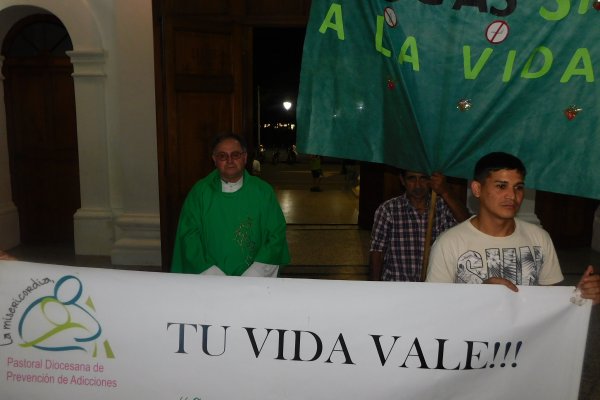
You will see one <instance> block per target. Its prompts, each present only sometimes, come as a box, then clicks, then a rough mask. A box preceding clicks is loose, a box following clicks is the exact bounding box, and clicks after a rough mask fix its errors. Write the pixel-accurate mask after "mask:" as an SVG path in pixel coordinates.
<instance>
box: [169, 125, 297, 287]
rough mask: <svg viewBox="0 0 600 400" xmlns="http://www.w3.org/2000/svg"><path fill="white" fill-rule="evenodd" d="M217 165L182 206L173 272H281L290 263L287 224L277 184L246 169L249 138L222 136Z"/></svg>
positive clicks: (272, 274) (215, 155)
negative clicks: (269, 182) (276, 193)
mask: <svg viewBox="0 0 600 400" xmlns="http://www.w3.org/2000/svg"><path fill="white" fill-rule="evenodd" d="M212 159H213V161H214V163H215V167H216V169H215V170H214V171H212V172H211V173H210V174H208V175H207V176H206V177H205V178H203V179H201V180H200V181H198V182H197V183H196V184H195V185H194V186H193V187H192V189H191V190H190V192H189V194H188V196H187V198H186V200H185V202H184V204H183V208H182V210H181V215H180V218H179V226H178V229H177V235H176V238H175V248H174V251H173V260H172V264H171V271H172V272H180V273H191V274H200V273H202V274H210V275H232V276H269V277H275V276H277V273H278V270H279V267H280V266H282V265H285V264H288V263H289V261H290V255H289V250H288V245H287V240H286V223H285V218H284V216H283V212H282V211H281V207H280V206H279V203H278V202H277V198H276V197H275V192H274V191H273V188H272V187H271V185H269V184H268V183H267V182H265V181H263V180H261V179H260V178H258V177H256V176H252V175H250V174H249V173H248V172H247V171H246V169H245V166H246V161H247V149H246V143H245V140H244V139H243V138H242V137H241V136H239V135H236V134H225V135H220V136H218V137H217V138H216V139H215V141H214V143H213V151H212Z"/></svg>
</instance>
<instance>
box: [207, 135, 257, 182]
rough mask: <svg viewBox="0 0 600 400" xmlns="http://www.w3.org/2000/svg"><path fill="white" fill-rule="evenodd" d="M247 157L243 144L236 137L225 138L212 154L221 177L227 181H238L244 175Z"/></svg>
mask: <svg viewBox="0 0 600 400" xmlns="http://www.w3.org/2000/svg"><path fill="white" fill-rule="evenodd" d="M247 158H248V155H247V154H246V152H245V151H244V149H243V148H242V145H241V144H240V142H238V141H237V140H235V139H225V140H223V141H222V142H221V143H219V144H218V145H217V147H216V148H215V151H214V152H213V155H212V159H213V161H214V163H215V167H217V169H218V170H219V173H220V174H221V179H223V180H224V181H226V182H237V181H238V180H239V179H240V178H241V177H242V175H244V168H245V167H246V161H247Z"/></svg>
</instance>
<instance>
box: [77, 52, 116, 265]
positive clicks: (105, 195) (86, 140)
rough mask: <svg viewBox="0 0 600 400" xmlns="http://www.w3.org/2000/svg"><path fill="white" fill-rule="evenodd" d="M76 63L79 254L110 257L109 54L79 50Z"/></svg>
mask: <svg viewBox="0 0 600 400" xmlns="http://www.w3.org/2000/svg"><path fill="white" fill-rule="evenodd" d="M67 55H68V56H69V57H70V58H71V62H72V63H73V81H74V84H75V103H76V108H77V143H78V149H79V180H80V187H81V208H80V209H79V210H77V212H76V213H75V216H74V229H75V253H76V254H88V255H110V251H111V248H112V246H113V243H114V226H113V225H114V224H113V212H112V209H111V204H110V170H109V149H108V140H107V137H108V135H107V127H106V93H105V92H106V88H105V84H106V74H105V72H104V67H105V54H104V51H103V50H102V49H76V50H73V51H68V52H67Z"/></svg>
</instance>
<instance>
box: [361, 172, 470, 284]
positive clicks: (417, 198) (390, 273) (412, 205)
mask: <svg viewBox="0 0 600 400" xmlns="http://www.w3.org/2000/svg"><path fill="white" fill-rule="evenodd" d="M398 178H399V179H400V182H401V183H402V185H403V186H404V187H405V188H406V192H405V193H404V194H403V195H401V196H398V197H395V198H393V199H390V200H388V201H386V202H384V203H383V204H381V205H380V206H379V208H377V211H375V218H374V222H373V229H372V231H371V239H372V240H371V249H370V253H369V261H370V262H369V265H370V271H369V278H370V279H371V280H374V281H378V280H384V281H410V282H418V281H421V279H422V278H421V270H422V268H423V253H424V249H425V236H426V232H427V222H428V219H429V208H430V207H429V204H430V202H431V189H433V190H434V191H435V192H436V193H437V194H438V195H439V197H440V198H439V199H438V200H437V202H436V206H435V222H434V225H433V231H432V240H435V238H436V237H438V236H439V235H440V234H441V233H442V232H444V231H445V230H446V229H448V228H451V227H453V226H454V225H456V224H457V223H458V222H461V221H464V220H465V219H467V218H468V217H469V212H468V210H467V208H466V207H465V205H464V204H462V203H461V202H460V201H459V200H458V199H457V198H456V197H454V196H453V194H452V192H451V191H450V189H449V187H448V185H447V183H446V178H445V177H444V176H443V175H441V174H437V173H436V174H433V175H432V176H431V177H429V176H428V175H425V174H423V173H420V172H414V171H400V174H399V175H398Z"/></svg>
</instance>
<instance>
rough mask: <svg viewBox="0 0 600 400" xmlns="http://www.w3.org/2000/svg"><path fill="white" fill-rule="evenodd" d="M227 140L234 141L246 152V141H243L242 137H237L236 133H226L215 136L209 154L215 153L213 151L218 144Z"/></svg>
mask: <svg viewBox="0 0 600 400" xmlns="http://www.w3.org/2000/svg"><path fill="white" fill-rule="evenodd" d="M227 139H233V140H236V141H237V142H238V143H239V144H240V146H242V150H244V151H247V150H248V145H247V144H246V139H244V137H243V136H241V135H238V134H237V133H232V132H227V133H220V134H218V135H217V136H215V138H214V139H213V141H212V147H211V153H214V152H215V149H216V148H217V146H218V145H219V143H221V142H223V141H225V140H227Z"/></svg>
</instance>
